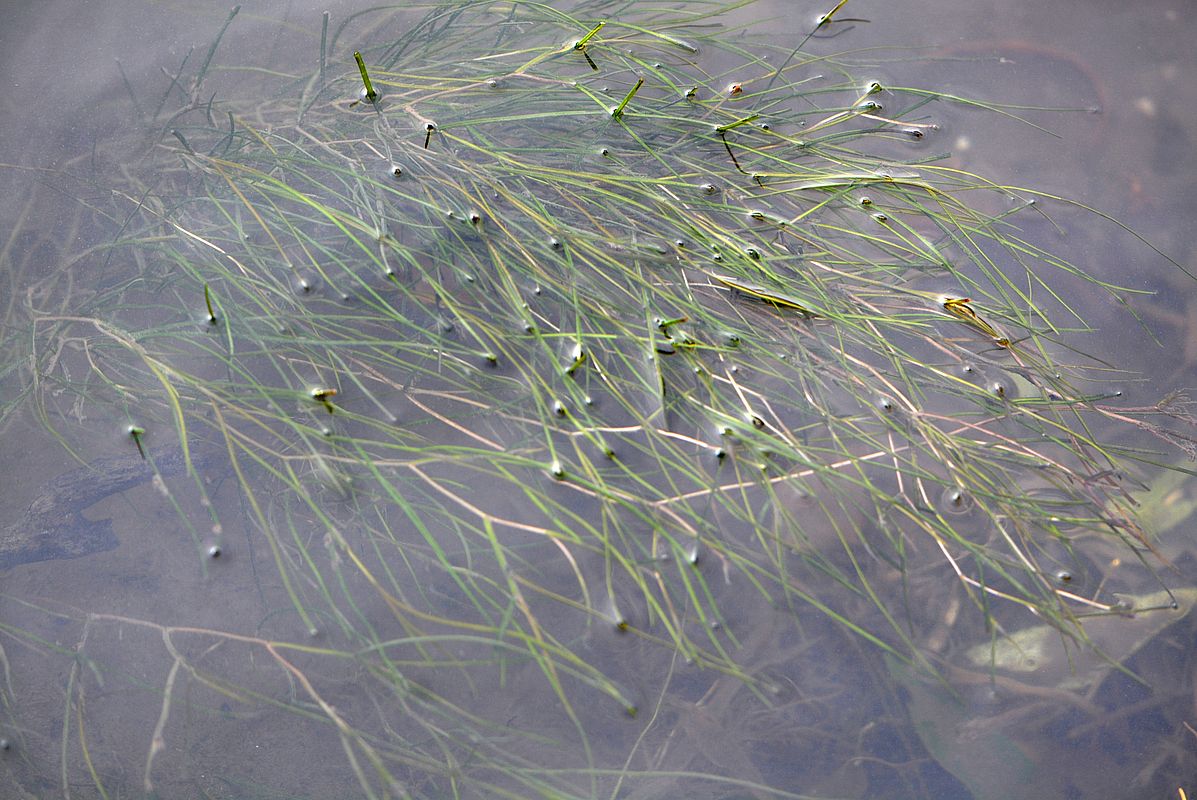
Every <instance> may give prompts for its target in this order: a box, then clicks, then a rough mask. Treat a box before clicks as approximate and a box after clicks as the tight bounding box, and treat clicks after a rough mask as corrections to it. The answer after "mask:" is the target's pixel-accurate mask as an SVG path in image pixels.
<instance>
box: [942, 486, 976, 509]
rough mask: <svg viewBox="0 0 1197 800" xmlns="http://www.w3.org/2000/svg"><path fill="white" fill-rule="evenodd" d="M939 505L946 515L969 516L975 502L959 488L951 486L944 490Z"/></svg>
mask: <svg viewBox="0 0 1197 800" xmlns="http://www.w3.org/2000/svg"><path fill="white" fill-rule="evenodd" d="M939 505H940V510H941V511H942V512H943V513H945V514H953V515H956V514H967V513H968V512H969V511H971V510H972V507H973V500H972V498H971V497H969V496H968V493H966V492H965V491H964V490H963V489H961V488H960V487H959V486H949V487H947V488H946V489H944V490H943V495H942V496H941V497H940V503H939Z"/></svg>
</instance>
